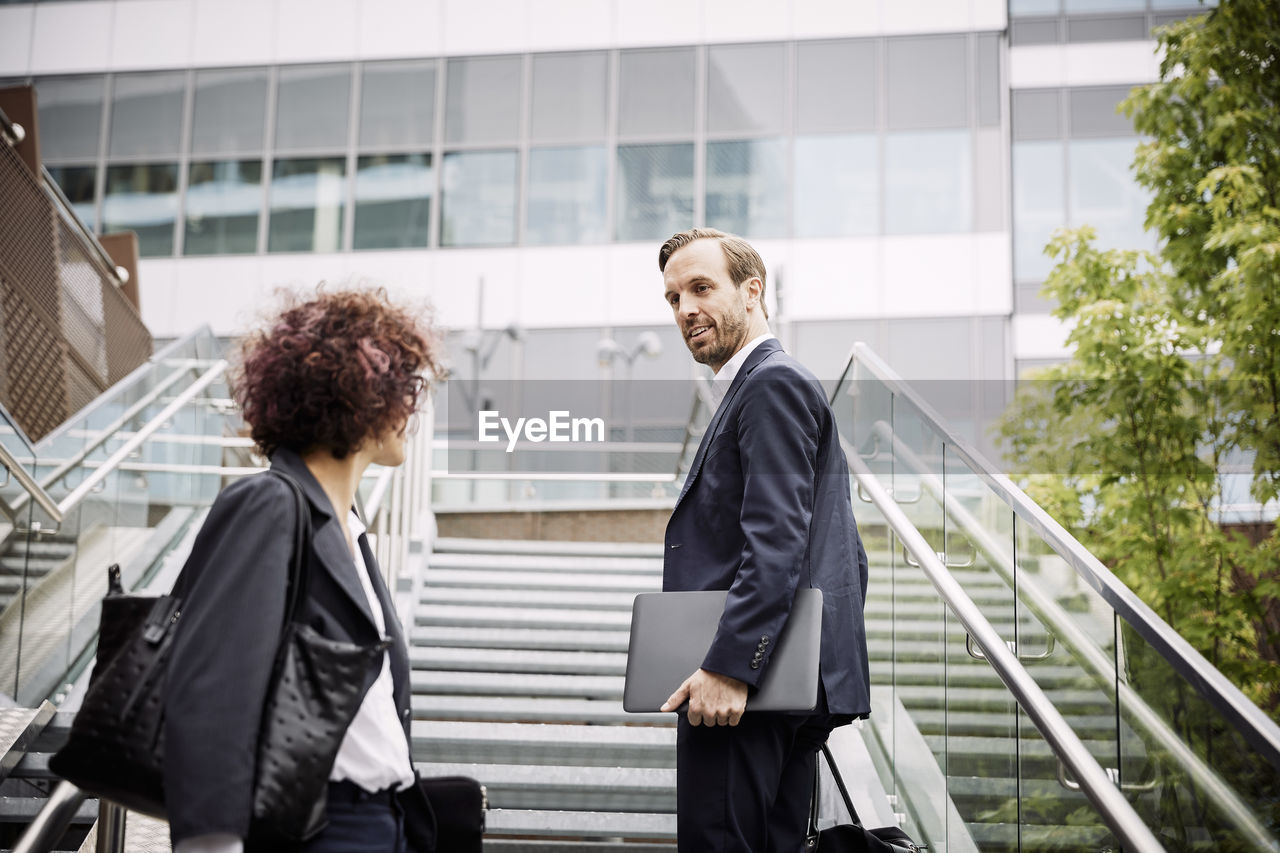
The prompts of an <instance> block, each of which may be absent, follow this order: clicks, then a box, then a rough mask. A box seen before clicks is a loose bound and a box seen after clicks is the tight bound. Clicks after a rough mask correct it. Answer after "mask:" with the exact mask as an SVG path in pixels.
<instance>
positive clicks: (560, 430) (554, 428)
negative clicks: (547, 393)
mask: <svg viewBox="0 0 1280 853" xmlns="http://www.w3.org/2000/svg"><path fill="white" fill-rule="evenodd" d="M476 420H477V430H476V431H477V433H478V434H479V439H480V440H481V441H501V440H502V437H501V436H500V435H499V434H498V429H499V427H501V429H502V432H504V433H506V436H507V452H508V453H514V452H515V449H516V442H518V441H520V439H521V438H523V439H524V440H525V441H532V442H534V443H537V442H541V441H572V442H584V441H600V442H602V441H604V419H603V418H574V417H570V415H569V413H568V412H567V411H551V412H547V419H546V420H543V419H542V418H516V422H515V423H514V424H513V423H511V421H510V420H509V419H507V418H504V417H502V413H501V412H498V411H496V410H488V409H486V410H482V411H481V412H479V413H478V415H477V418H476Z"/></svg>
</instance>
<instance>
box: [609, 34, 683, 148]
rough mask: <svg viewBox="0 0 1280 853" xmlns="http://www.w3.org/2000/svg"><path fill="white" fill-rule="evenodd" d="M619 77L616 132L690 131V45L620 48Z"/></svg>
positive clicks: (652, 133)
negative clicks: (621, 50)
mask: <svg viewBox="0 0 1280 853" xmlns="http://www.w3.org/2000/svg"><path fill="white" fill-rule="evenodd" d="M619 77H620V78H621V79H620V80H619V86H618V93H619V94H618V98H619V102H618V133H619V134H620V135H622V136H660V135H673V136H685V135H690V136H691V135H692V134H693V112H694V95H695V94H696V89H695V86H694V51H693V48H674V49H672V50H624V51H623V52H622V60H621V66H620V70H619Z"/></svg>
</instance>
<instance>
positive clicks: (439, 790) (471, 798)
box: [418, 776, 489, 853]
mask: <svg viewBox="0 0 1280 853" xmlns="http://www.w3.org/2000/svg"><path fill="white" fill-rule="evenodd" d="M418 787H420V788H422V793H424V794H426V797H427V802H429V803H431V811H433V812H435V816H436V848H435V849H436V850H438V851H440V853H480V851H481V850H483V849H484V822H485V813H486V812H487V811H488V810H489V798H488V794H487V793H486V791H485V789H484V786H483V785H481V784H480V783H479V782H477V781H476V780H475V779H472V778H471V777H470V776H428V777H425V778H422V779H419V780H418Z"/></svg>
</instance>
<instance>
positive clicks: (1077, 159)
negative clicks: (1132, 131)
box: [1067, 137, 1153, 249]
mask: <svg viewBox="0 0 1280 853" xmlns="http://www.w3.org/2000/svg"><path fill="white" fill-rule="evenodd" d="M1136 147H1137V140H1136V139H1134V138H1133V137H1129V138H1127V139H1081V140H1074V141H1072V142H1071V143H1070V144H1069V145H1068V147H1067V175H1068V180H1067V205H1068V209H1069V211H1070V215H1071V219H1070V221H1071V224H1072V225H1084V224H1088V225H1092V226H1093V227H1094V228H1096V229H1097V230H1098V245H1099V246H1100V247H1101V248H1104V249H1150V248H1152V247H1153V240H1152V238H1150V237H1148V236H1147V235H1146V234H1145V232H1144V230H1143V227H1142V222H1143V219H1145V218H1146V210H1147V204H1148V203H1149V201H1150V199H1149V197H1148V196H1147V193H1146V191H1145V190H1143V189H1142V188H1141V187H1139V186H1138V185H1137V183H1135V182H1134V177H1133V173H1132V172H1131V171H1130V168H1129V164H1130V163H1132V162H1133V153H1134V149H1135V148H1136Z"/></svg>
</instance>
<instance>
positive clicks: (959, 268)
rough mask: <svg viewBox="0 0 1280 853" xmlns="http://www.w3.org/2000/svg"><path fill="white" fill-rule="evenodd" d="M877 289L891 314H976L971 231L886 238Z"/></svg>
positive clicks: (972, 237) (943, 315)
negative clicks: (967, 232) (879, 281)
mask: <svg viewBox="0 0 1280 853" xmlns="http://www.w3.org/2000/svg"><path fill="white" fill-rule="evenodd" d="M882 248H883V252H884V254H883V259H884V260H883V264H884V266H883V271H882V274H881V283H880V288H881V291H882V292H883V294H884V310H885V313H886V314H887V315H889V316H895V317H949V316H956V315H963V314H970V313H975V312H974V310H973V306H974V303H975V302H976V300H975V299H974V281H973V267H974V260H973V255H974V252H975V251H976V246H975V238H974V236H973V235H970V234H946V235H919V236H916V235H913V236H904V237H885V238H883V241H882Z"/></svg>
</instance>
